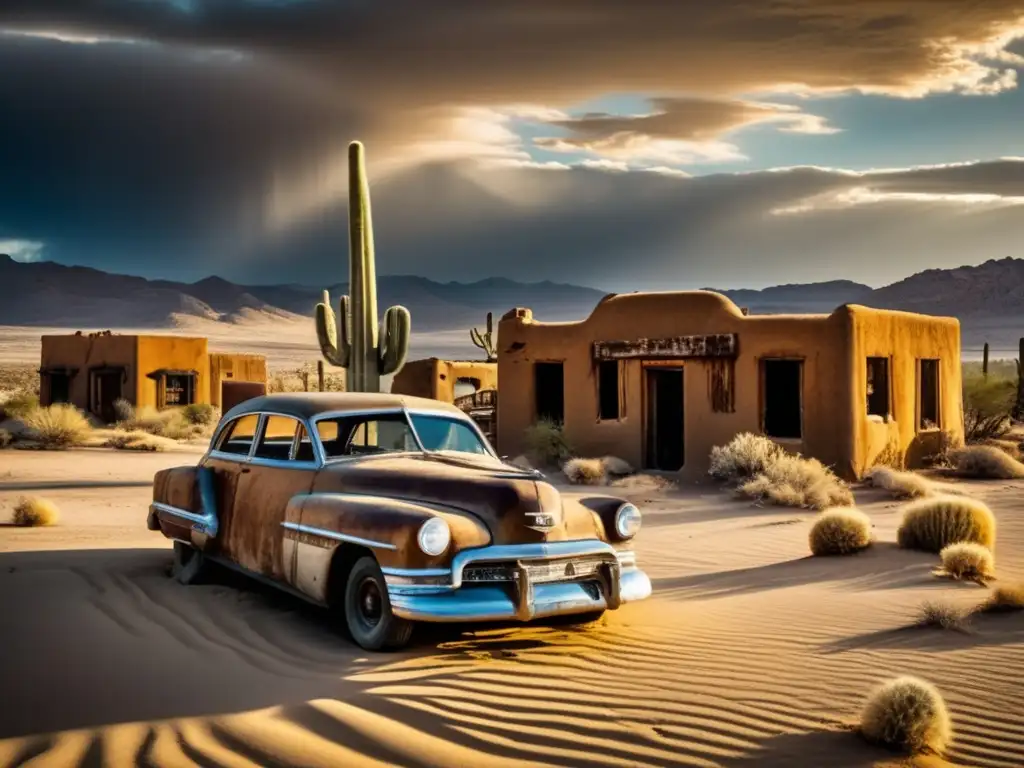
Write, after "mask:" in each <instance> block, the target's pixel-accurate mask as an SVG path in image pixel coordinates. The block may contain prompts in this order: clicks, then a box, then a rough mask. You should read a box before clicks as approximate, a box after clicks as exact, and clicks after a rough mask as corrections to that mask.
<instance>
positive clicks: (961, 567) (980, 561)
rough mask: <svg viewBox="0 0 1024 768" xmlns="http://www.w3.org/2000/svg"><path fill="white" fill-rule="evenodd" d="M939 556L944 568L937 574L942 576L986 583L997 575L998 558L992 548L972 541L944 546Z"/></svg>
mask: <svg viewBox="0 0 1024 768" xmlns="http://www.w3.org/2000/svg"><path fill="white" fill-rule="evenodd" d="M939 558H940V559H941V560H942V568H940V569H939V570H937V571H936V574H937V575H940V576H949V577H950V578H953V579H957V580H961V579H962V580H964V581H974V582H977V583H978V584H985V583H986V582H988V581H990V580H992V579H994V578H995V575H996V559H995V556H994V555H993V554H992V550H990V549H988V548H987V547H983V546H982V545H981V544H975V543H974V542H971V541H958V542H956V543H955V544H950V545H949V546H948V547H943V548H942V551H941V552H939Z"/></svg>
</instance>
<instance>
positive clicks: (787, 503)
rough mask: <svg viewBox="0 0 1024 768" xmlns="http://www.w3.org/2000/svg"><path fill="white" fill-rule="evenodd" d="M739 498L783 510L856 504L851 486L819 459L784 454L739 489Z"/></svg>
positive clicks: (737, 490)
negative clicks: (765, 503)
mask: <svg viewBox="0 0 1024 768" xmlns="http://www.w3.org/2000/svg"><path fill="white" fill-rule="evenodd" d="M736 493H737V495H738V496H741V497H743V498H748V499H754V500H755V501H759V502H767V503H769V504H774V505H776V506H781V507H802V508H805V509H818V510H822V509H828V508H829V507H844V506H849V505H850V504H852V503H853V494H852V493H851V492H850V489H849V487H848V486H847V485H846V483H844V482H843V481H842V480H840V479H839V478H838V477H836V475H835V473H834V472H833V471H832V470H831V469H829V468H828V467H826V466H825V465H824V464H822V463H821V462H820V461H818V460H817V459H805V458H803V457H802V456H793V455H790V454H783V455H781V456H778V457H776V458H775V459H774V460H773V461H772V462H771V463H770V464H767V465H766V466H765V467H764V469H763V470H762V471H760V472H759V473H758V474H756V475H755V476H754V477H753V478H751V479H750V480H747V481H746V482H745V483H743V484H742V485H741V486H740V487H739V488H737V489H736Z"/></svg>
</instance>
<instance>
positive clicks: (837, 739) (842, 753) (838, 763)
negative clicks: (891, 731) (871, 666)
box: [722, 728, 898, 768]
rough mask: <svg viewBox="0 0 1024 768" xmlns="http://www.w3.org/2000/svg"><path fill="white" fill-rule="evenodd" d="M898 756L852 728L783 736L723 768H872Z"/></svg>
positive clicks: (725, 764) (730, 761) (896, 758)
mask: <svg viewBox="0 0 1024 768" xmlns="http://www.w3.org/2000/svg"><path fill="white" fill-rule="evenodd" d="M886 760H893V761H894V764H895V763H896V760H898V756H894V755H893V754H892V753H891V752H886V751H885V750H883V749H879V748H877V747H873V746H871V745H870V744H868V743H867V742H865V741H864V740H863V739H862V738H861V737H859V736H858V735H857V733H856V732H855V731H854V730H853V729H852V728H847V729H843V730H836V729H830V730H821V731H805V732H803V733H784V734H781V735H779V736H775V737H773V738H770V739H767V740H765V741H764V742H762V744H761V747H760V748H759V749H758V750H757V751H756V752H753V753H751V754H750V755H747V756H745V757H742V758H734V759H730V760H724V761H723V762H722V766H723V768H747V767H748V766H758V768H761V767H762V766H766V767H767V768H771V766H780V768H781V767H782V766H785V768H789V766H795V765H801V766H804V765H805V766H828V767H829V768H873V767H874V766H877V765H879V764H885V761H886Z"/></svg>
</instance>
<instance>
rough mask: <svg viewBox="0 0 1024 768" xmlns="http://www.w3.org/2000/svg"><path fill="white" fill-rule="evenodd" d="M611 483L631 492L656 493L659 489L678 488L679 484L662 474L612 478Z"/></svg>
mask: <svg viewBox="0 0 1024 768" xmlns="http://www.w3.org/2000/svg"><path fill="white" fill-rule="evenodd" d="M609 485H610V486H611V487H612V488H619V489H621V490H623V491H630V492H631V493H641V492H644V493H655V492H657V491H671V490H675V489H676V488H677V485H676V484H675V483H674V482H673V481H672V480H670V479H669V478H667V477H662V476H661V475H649V474H638V475H627V476H626V477H619V478H616V479H615V480H612V481H611V483H609Z"/></svg>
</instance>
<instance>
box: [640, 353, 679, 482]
mask: <svg viewBox="0 0 1024 768" xmlns="http://www.w3.org/2000/svg"><path fill="white" fill-rule="evenodd" d="M684 462H685V455H684V452H683V369H682V368H648V369H647V466H648V468H650V469H664V470H669V471H673V472H674V471H676V470H678V469H679V468H681V467H682V466H683V463H684Z"/></svg>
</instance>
